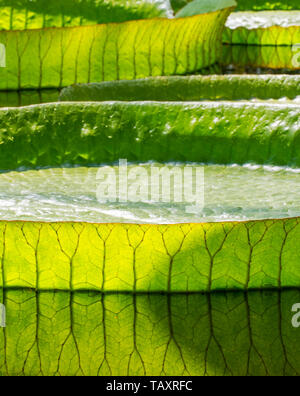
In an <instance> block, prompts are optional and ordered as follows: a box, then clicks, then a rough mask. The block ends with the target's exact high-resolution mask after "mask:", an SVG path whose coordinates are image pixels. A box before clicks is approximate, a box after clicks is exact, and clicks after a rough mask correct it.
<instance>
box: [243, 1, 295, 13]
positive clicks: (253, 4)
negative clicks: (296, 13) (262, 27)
mask: <svg viewBox="0 0 300 396" xmlns="http://www.w3.org/2000/svg"><path fill="white" fill-rule="evenodd" d="M237 1H238V10H241V11H248V10H254V11H264V10H299V9H300V4H299V1H298V0H237Z"/></svg>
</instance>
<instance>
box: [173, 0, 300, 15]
mask: <svg viewBox="0 0 300 396" xmlns="http://www.w3.org/2000/svg"><path fill="white" fill-rule="evenodd" d="M190 1H191V0H171V4H172V7H173V9H174V10H175V12H177V11H179V10H180V9H181V8H183V7H184V6H186V4H188V3H189V2H190ZM236 1H237V11H249V10H254V11H264V10H299V9H300V4H299V1H298V0H236Z"/></svg>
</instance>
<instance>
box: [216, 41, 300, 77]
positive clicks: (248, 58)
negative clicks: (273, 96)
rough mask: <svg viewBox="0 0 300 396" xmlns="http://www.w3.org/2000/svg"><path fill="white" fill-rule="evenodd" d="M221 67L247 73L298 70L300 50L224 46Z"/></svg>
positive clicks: (291, 48)
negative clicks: (251, 71) (253, 70)
mask: <svg viewBox="0 0 300 396" xmlns="http://www.w3.org/2000/svg"><path fill="white" fill-rule="evenodd" d="M222 63H223V65H226V66H228V65H234V66H235V68H236V69H238V70H240V71H241V72H244V73H247V72H249V70H251V69H257V70H258V72H261V69H274V70H278V71H279V72H280V73H281V74H286V73H287V72H289V73H290V72H296V71H298V70H300V49H299V48H298V47H296V46H295V47H290V46H253V45H249V46H246V45H224V46H223V61H222Z"/></svg>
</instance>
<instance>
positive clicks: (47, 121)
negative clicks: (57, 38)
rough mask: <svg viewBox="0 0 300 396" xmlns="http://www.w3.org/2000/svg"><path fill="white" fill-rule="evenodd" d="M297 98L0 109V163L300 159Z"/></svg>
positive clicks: (12, 166)
mask: <svg viewBox="0 0 300 396" xmlns="http://www.w3.org/2000/svg"><path fill="white" fill-rule="evenodd" d="M299 116H300V107H299V106H298V105H296V104H278V103H275V104H272V103H270V104H269V103H258V104H253V103H243V102H241V103H239V102H237V103H227V102H225V103H220V102H211V103H208V102H204V103H193V102H191V103H189V102H185V103H184V102H172V103H171V102H170V103H168V102H165V103H158V102H157V103H153V102H145V103H138V102H133V103H125V102H109V103H60V104H48V105H40V106H32V107H28V108H26V107H24V108H21V109H17V108H15V109H14V108H13V109H2V110H0V143H1V144H0V168H1V169H2V170H4V169H7V170H8V169H16V168H19V167H37V166H57V165H62V164H66V163H69V164H78V165H88V164H101V163H112V162H114V161H118V160H119V159H120V158H126V159H128V161H139V162H143V161H151V160H156V161H157V162H166V161H192V162H200V163H202V162H203V163H216V164H232V163H237V164H245V163H249V162H254V163H256V164H275V165H289V166H298V167H299V166H300V141H299V128H300V125H299Z"/></svg>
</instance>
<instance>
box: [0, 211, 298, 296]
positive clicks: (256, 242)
mask: <svg viewBox="0 0 300 396" xmlns="http://www.w3.org/2000/svg"><path fill="white" fill-rule="evenodd" d="M0 231H1V232H0V242H1V250H0V257H1V266H0V268H1V271H0V288H1V287H2V288H4V289H9V288H30V289H37V290H68V291H72V290H96V291H102V292H146V293H148V292H169V293H171V292H184V293H187V292H212V291H217V290H227V291H228V290H242V291H245V290H251V289H269V288H277V289H281V288H283V287H284V288H291V287H300V268H299V265H298V264H299V255H298V251H299V249H298V241H299V238H300V224H299V218H296V219H287V220H265V221H250V222H226V223H221V222H220V223H202V224H184V225H177V224H175V225H169V226H167V225H145V226H143V225H135V224H89V223H63V222H62V223H34V222H25V223H24V222H5V221H1V222H0ZM154 246H155V248H153V247H154Z"/></svg>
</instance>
